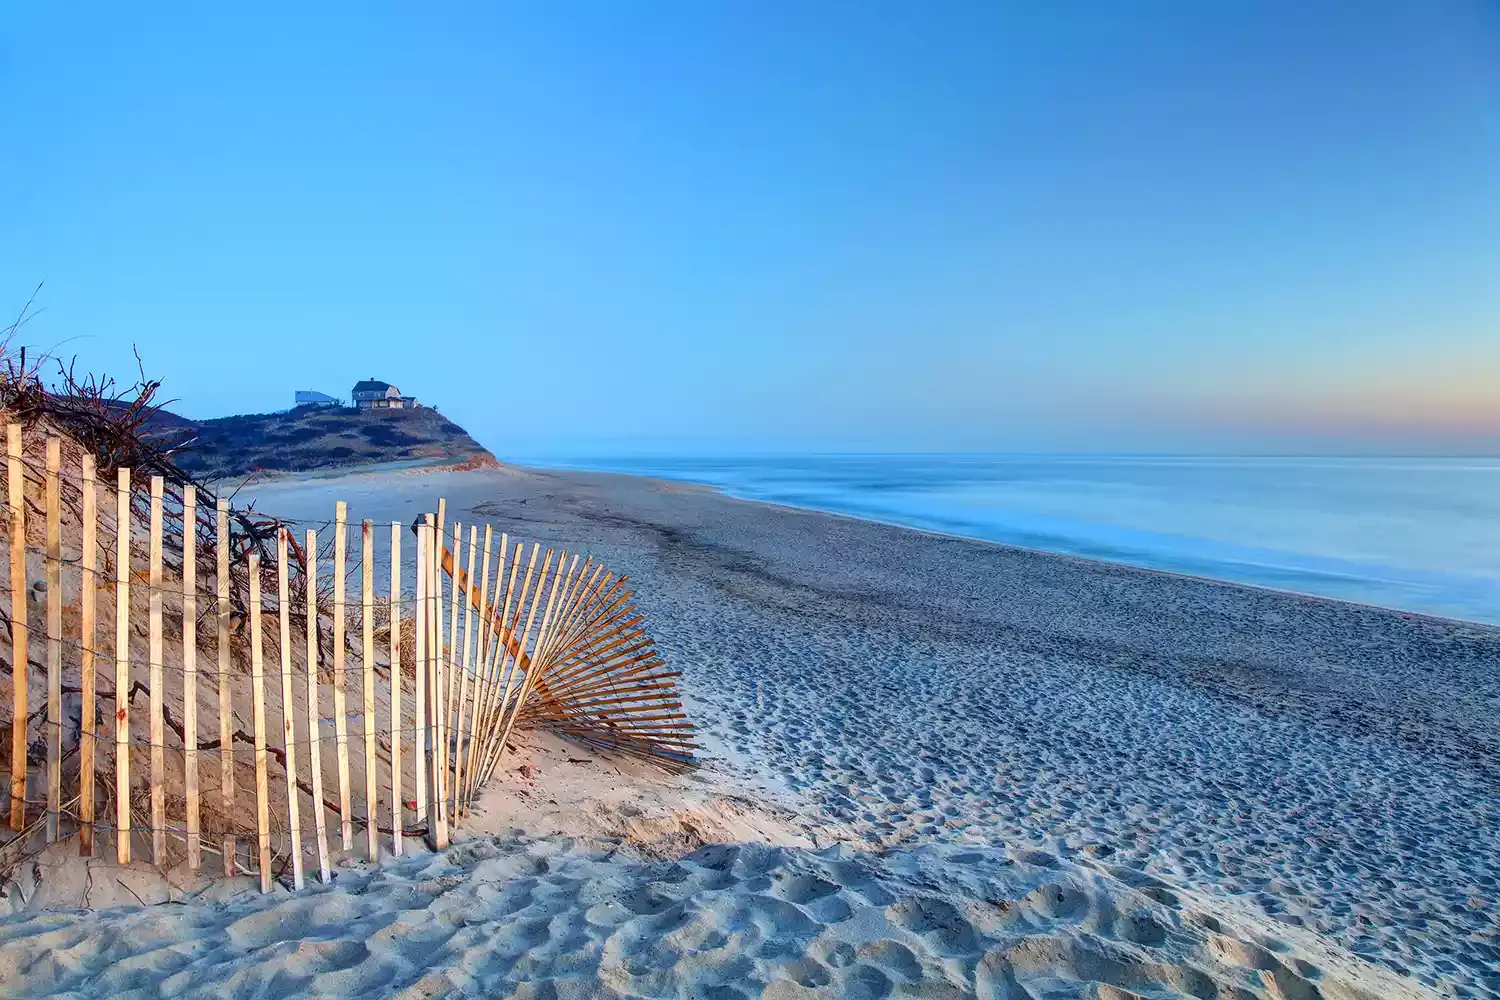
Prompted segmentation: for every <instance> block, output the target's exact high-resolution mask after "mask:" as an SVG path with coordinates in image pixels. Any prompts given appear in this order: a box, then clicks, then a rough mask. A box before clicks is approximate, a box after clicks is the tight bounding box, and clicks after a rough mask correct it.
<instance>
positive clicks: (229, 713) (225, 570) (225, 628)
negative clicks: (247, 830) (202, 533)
mask: <svg viewBox="0 0 1500 1000" xmlns="http://www.w3.org/2000/svg"><path fill="white" fill-rule="evenodd" d="M214 529H215V530H214V588H215V596H214V618H215V623H216V625H217V628H218V646H217V647H216V650H215V651H216V653H217V655H218V660H219V663H218V666H219V794H220V796H221V797H222V798H223V800H224V815H225V816H226V817H228V818H229V821H228V823H227V824H226V826H225V833H224V842H223V860H224V874H225V875H233V874H235V851H236V847H235V839H234V780H235V779H234V692H233V690H232V689H231V688H230V682H229V500H228V499H227V498H226V497H220V498H219V502H218V505H217V510H216V511H215V525H214Z"/></svg>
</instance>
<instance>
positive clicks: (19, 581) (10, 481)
mask: <svg viewBox="0 0 1500 1000" xmlns="http://www.w3.org/2000/svg"><path fill="white" fill-rule="evenodd" d="M5 444H6V486H7V487H8V491H9V492H8V495H7V500H8V502H9V504H10V636H11V641H10V648H11V656H10V664H11V667H10V679H11V716H10V718H11V727H10V828H11V829H12V830H21V829H24V828H25V826H26V745H27V741H26V716H27V713H28V711H29V709H30V706H29V705H28V698H29V695H30V690H29V687H30V683H31V665H30V655H29V653H28V650H27V640H28V638H29V632H30V630H29V629H28V627H27V624H26V621H27V614H26V470H25V469H24V468H23V467H22V464H21V425H20V424H9V425H7V426H6V428H5Z"/></svg>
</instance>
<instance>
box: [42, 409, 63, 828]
mask: <svg viewBox="0 0 1500 1000" xmlns="http://www.w3.org/2000/svg"><path fill="white" fill-rule="evenodd" d="M61 472H62V441H61V440H60V439H59V438H55V437H49V438H48V439H47V473H46V480H45V484H46V502H47V523H46V529H47V562H46V573H47V842H48V843H49V844H50V843H52V842H53V841H55V840H57V837H58V832H59V830H60V829H61V826H62V670H63V666H62V496H61V493H60V492H59V489H60V482H59V476H60V473H61Z"/></svg>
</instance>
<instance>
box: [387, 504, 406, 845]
mask: <svg viewBox="0 0 1500 1000" xmlns="http://www.w3.org/2000/svg"><path fill="white" fill-rule="evenodd" d="M390 610H391V853H392V854H394V855H396V856H397V857H400V856H401V852H402V848H401V836H402V824H401V819H402V816H401V812H402V808H403V802H402V798H401V797H402V794H403V793H402V789H401V729H402V727H403V726H404V725H405V722H404V720H403V719H402V716H401V687H402V679H401V522H400V521H392V522H391V593H390Z"/></svg>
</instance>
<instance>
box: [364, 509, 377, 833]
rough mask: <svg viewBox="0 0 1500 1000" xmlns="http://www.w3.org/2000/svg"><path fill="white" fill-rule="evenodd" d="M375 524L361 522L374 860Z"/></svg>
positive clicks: (368, 822) (368, 807)
mask: <svg viewBox="0 0 1500 1000" xmlns="http://www.w3.org/2000/svg"><path fill="white" fill-rule="evenodd" d="M374 532H375V522H374V521H371V520H370V519H369V518H365V519H364V520H363V521H361V522H360V525H359V534H360V573H359V577H360V592H361V603H360V610H361V617H362V621H363V624H364V629H363V638H364V645H363V659H364V664H363V666H364V679H365V683H364V689H363V690H362V691H361V692H360V693H361V694H362V695H363V701H362V704H361V709H362V711H363V715H364V735H365V740H364V742H365V847H366V849H367V850H368V851H369V854H370V860H371V861H377V860H379V858H380V831H379V830H378V829H377V825H376V822H375V803H376V801H377V799H376V789H377V787H378V785H377V784H376V779H377V777H378V775H377V774H376V766H377V765H376V758H375V534H374Z"/></svg>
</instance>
